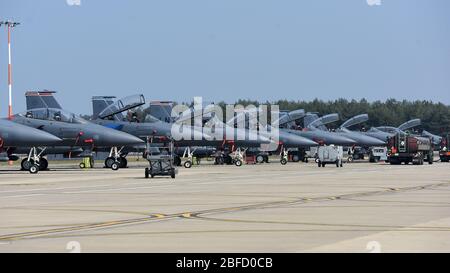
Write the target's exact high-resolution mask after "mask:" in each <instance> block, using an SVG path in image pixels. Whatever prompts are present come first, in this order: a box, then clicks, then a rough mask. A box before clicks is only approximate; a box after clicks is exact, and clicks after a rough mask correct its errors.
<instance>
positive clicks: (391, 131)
mask: <svg viewBox="0 0 450 273" xmlns="http://www.w3.org/2000/svg"><path fill="white" fill-rule="evenodd" d="M420 124H421V121H420V119H412V120H409V121H407V122H404V123H402V124H401V125H400V126H398V127H394V126H378V127H372V128H370V129H369V130H368V131H366V132H362V133H363V134H365V135H368V136H371V137H374V138H377V139H379V140H381V141H384V142H386V143H387V141H388V140H389V138H391V137H393V136H394V135H395V134H397V133H404V130H408V129H410V128H413V127H417V126H419V125H420Z"/></svg>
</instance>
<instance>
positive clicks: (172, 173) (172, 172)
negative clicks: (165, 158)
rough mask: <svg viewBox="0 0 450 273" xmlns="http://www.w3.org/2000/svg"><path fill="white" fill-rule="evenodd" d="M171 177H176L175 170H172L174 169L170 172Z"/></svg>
mask: <svg viewBox="0 0 450 273" xmlns="http://www.w3.org/2000/svg"><path fill="white" fill-rule="evenodd" d="M170 177H172V178H175V170H172V171H171V172H170Z"/></svg>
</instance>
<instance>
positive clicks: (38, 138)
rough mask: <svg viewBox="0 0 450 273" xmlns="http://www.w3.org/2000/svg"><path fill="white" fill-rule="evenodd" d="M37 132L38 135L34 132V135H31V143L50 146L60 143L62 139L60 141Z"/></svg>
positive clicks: (47, 134)
mask: <svg viewBox="0 0 450 273" xmlns="http://www.w3.org/2000/svg"><path fill="white" fill-rule="evenodd" d="M38 132H39V133H37V132H36V133H35V134H33V137H32V139H33V141H35V142H37V143H40V144H41V145H52V144H56V143H58V142H61V141H62V139H60V138H59V137H57V136H54V135H52V134H49V133H47V132H44V131H41V130H38Z"/></svg>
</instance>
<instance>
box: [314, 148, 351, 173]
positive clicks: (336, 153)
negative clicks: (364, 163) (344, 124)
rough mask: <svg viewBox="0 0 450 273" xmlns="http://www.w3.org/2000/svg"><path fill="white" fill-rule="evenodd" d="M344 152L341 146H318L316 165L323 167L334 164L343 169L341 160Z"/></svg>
mask: <svg viewBox="0 0 450 273" xmlns="http://www.w3.org/2000/svg"><path fill="white" fill-rule="evenodd" d="M343 157H344V150H343V147H342V146H335V145H329V146H325V145H324V146H319V147H318V149H317V165H318V166H319V167H325V165H326V164H336V167H338V168H339V167H343V164H342V159H343Z"/></svg>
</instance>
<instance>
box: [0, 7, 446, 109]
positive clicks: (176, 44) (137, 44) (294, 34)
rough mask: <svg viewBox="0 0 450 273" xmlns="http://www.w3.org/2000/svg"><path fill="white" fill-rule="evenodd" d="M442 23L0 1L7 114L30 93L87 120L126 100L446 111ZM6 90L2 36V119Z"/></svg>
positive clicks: (374, 10) (392, 15) (383, 15)
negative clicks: (418, 104)
mask: <svg viewBox="0 0 450 273" xmlns="http://www.w3.org/2000/svg"><path fill="white" fill-rule="evenodd" d="M77 1H80V4H81V5H69V4H68V3H67V2H77ZM371 1H373V2H374V3H375V2H377V1H378V0H371ZM449 14H450V1H448V0H440V1H439V0H420V1H419V0H381V5H372V6H370V5H368V3H367V1H366V0H309V1H300V0H152V1H149V0H141V1H138V0H133V1H114V0H48V1H44V0H41V1H36V0H28V1H27V0H14V1H12V0H11V1H7V0H1V1H0V20H5V19H14V20H17V21H20V22H21V23H22V24H21V25H20V26H18V27H17V28H16V29H14V32H13V36H12V37H13V45H12V46H13V47H12V49H13V81H14V82H13V84H14V86H13V93H14V98H13V100H14V102H13V103H14V105H13V109H14V112H18V111H23V110H24V109H25V98H24V95H23V94H24V92H25V91H27V90H39V89H50V90H57V91H58V97H59V99H60V101H61V103H62V104H63V106H64V107H65V108H67V109H68V110H72V111H74V112H77V113H91V102H90V99H91V96H92V95H116V96H119V97H122V96H126V95H130V94H134V93H144V94H145V96H146V97H147V98H149V99H154V100H159V99H165V100H166V99H167V100H176V101H190V100H191V99H192V97H193V96H203V97H204V98H205V100H210V101H212V100H214V101H219V100H225V101H227V102H233V101H235V100H236V99H238V98H250V99H257V100H261V101H265V100H275V99H284V98H286V99H294V100H298V99H305V100H311V99H314V98H316V97H318V98H321V99H335V98H338V97H344V98H347V99H353V98H355V99H360V98H362V97H365V98H367V99H369V100H371V101H373V100H377V99H380V100H384V99H386V98H388V97H394V98H397V99H428V100H433V101H441V102H444V103H446V104H450V15H449ZM7 90H8V87H7V35H6V28H4V27H2V29H0V101H1V103H0V114H1V116H5V115H6V113H7V111H6V109H7V93H8V92H7Z"/></svg>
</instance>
